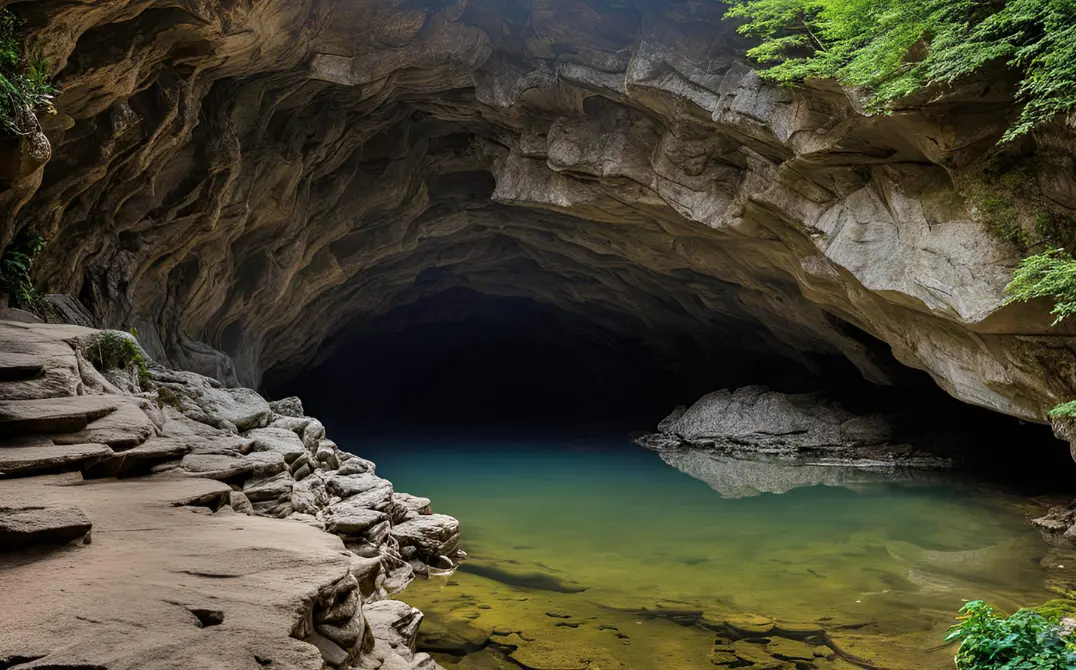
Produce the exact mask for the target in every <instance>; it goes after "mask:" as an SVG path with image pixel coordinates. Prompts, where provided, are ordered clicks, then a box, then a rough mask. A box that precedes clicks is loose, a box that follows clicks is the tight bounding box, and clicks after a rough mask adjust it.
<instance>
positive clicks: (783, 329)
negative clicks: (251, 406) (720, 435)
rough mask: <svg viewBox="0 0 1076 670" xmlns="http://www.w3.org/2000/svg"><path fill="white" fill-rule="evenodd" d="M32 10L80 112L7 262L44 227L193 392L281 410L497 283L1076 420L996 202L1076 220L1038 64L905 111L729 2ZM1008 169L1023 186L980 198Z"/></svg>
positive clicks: (15, 208)
mask: <svg viewBox="0 0 1076 670" xmlns="http://www.w3.org/2000/svg"><path fill="white" fill-rule="evenodd" d="M0 5H3V6H7V5H11V6H12V7H13V8H14V9H16V10H18V11H20V12H21V13H22V14H24V16H25V18H26V20H27V21H28V25H29V29H30V36H29V40H30V42H32V43H35V44H39V45H40V47H41V51H42V55H43V56H44V57H45V58H46V59H47V61H48V63H49V64H50V67H51V68H52V69H53V70H54V71H55V72H56V74H57V78H56V81H57V84H58V85H59V87H60V88H61V90H62V93H61V94H60V96H59V98H58V100H57V108H58V110H59V114H58V115H56V116H55V117H49V118H47V119H43V133H42V134H40V135H39V136H38V137H37V138H36V140H37V144H41V143H43V142H48V143H50V144H51V156H52V157H51V160H49V161H48V162H47V163H46V164H45V165H44V167H43V168H41V169H37V170H32V168H33V167H34V166H36V165H39V164H41V162H42V159H43V157H45V155H46V153H47V152H42V151H36V152H30V151H29V149H27V151H24V152H22V154H19V155H18V156H17V158H18V160H17V161H15V159H12V161H13V162H17V163H18V167H19V169H15V170H9V172H11V173H12V174H13V175H14V178H13V179H11V180H9V181H8V182H6V183H7V189H6V190H4V191H2V192H0V208H2V211H3V212H5V213H6V214H7V216H4V217H2V218H0V242H3V243H6V242H7V241H9V240H11V239H13V237H14V235H15V233H16V231H18V230H19V229H22V228H26V227H32V228H34V229H36V230H39V231H40V232H42V233H44V234H45V235H46V236H47V237H48V238H49V240H50V243H49V246H48V248H47V249H46V251H45V252H44V255H43V256H42V257H41V258H40V259H39V262H38V264H37V266H36V268H35V280H36V281H37V282H38V283H39V284H41V285H42V286H43V287H45V288H46V289H47V290H49V291H54V292H57V293H67V294H71V295H75V296H78V297H79V299H80V300H81V301H82V302H83V303H84V304H85V306H86V307H87V308H88V309H89V311H90V315H91V317H92V318H93V319H95V320H96V323H98V324H100V325H107V326H111V327H122V328H128V327H131V326H135V327H137V328H138V329H139V331H140V332H141V333H142V334H143V340H144V343H145V345H146V347H147V349H148V350H149V351H150V352H151V353H152V354H153V355H154V357H155V358H158V359H160V360H162V361H169V362H170V363H171V364H172V365H173V366H174V367H177V368H182V369H189V370H194V371H197V372H199V373H201V374H204V375H207V376H210V377H215V378H217V379H220V380H223V381H228V382H237V381H238V382H242V383H244V384H247V385H257V383H258V381H259V379H260V378H261V376H262V375H263V374H264V373H265V372H266V371H267V370H270V369H277V370H280V371H281V374H294V373H296V371H299V370H301V369H303V368H304V367H305V366H307V365H308V364H309V363H310V362H311V361H313V360H316V359H317V358H318V357H319V356H322V355H324V354H325V352H326V351H327V350H328V349H330V348H331V343H332V341H333V339H334V336H335V335H336V334H338V333H340V332H341V330H342V329H344V328H345V327H347V326H352V327H365V326H369V324H370V320H371V319H376V318H377V317H379V316H382V315H385V314H389V313H391V312H393V310H394V308H398V307H400V306H402V305H407V304H410V303H413V302H416V301H419V300H422V299H423V298H425V297H428V296H431V295H436V294H439V293H441V292H444V291H447V290H450V289H453V288H458V287H466V288H471V289H474V290H476V291H479V292H482V293H486V294H490V295H508V296H519V297H527V298H533V299H535V300H538V301H541V302H543V303H547V304H550V305H554V306H556V307H557V308H558V309H561V310H563V311H564V312H565V313H567V314H571V315H574V316H575V317H577V318H578V319H579V321H580V322H583V323H586V324H588V327H589V328H591V329H593V331H594V332H595V334H596V337H597V338H599V339H600V338H602V337H607V336H609V335H610V333H612V334H617V333H619V334H623V333H630V334H632V335H633V336H637V337H639V338H641V339H643V340H644V342H645V344H646V346H648V347H650V348H651V349H652V350H653V351H658V352H663V351H670V350H675V349H676V347H677V346H678V345H677V342H678V340H677V338H674V337H669V336H667V333H670V332H671V333H676V334H678V336H680V337H682V338H686V339H688V340H693V341H695V342H696V343H698V344H699V345H700V346H710V347H714V346H721V347H725V348H730V349H740V350H743V351H745V352H762V353H767V354H769V355H770V356H777V357H783V358H785V359H787V360H788V361H791V362H794V363H796V364H800V365H804V366H806V367H807V368H808V369H812V370H815V371H819V370H821V369H822V367H820V366H822V363H821V361H824V360H825V359H827V357H833V356H838V357H843V358H845V359H847V360H848V361H850V362H851V363H852V364H853V365H855V366H856V367H858V368H859V369H860V370H861V371H862V373H863V374H864V375H865V376H867V377H868V378H869V379H871V380H874V381H879V382H886V381H888V380H891V375H890V374H888V372H887V370H886V367H885V366H884V365H882V364H880V361H879V360H878V358H877V357H876V356H874V355H873V354H872V352H871V351H870V350H869V348H868V347H866V346H864V344H863V342H862V339H861V337H860V336H859V335H858V334H857V333H858V331H857V329H859V330H862V331H866V332H867V333H869V334H871V335H873V336H874V337H876V338H878V339H881V340H882V341H884V342H885V343H887V344H888V345H889V347H890V348H891V349H892V352H893V354H894V356H895V357H896V359H897V360H899V361H900V362H901V363H903V364H905V365H908V366H912V367H915V368H920V369H923V370H926V371H928V372H929V373H930V374H931V375H932V376H933V377H934V379H935V380H936V381H937V383H938V384H939V385H940V386H941V387H942V388H944V389H945V390H946V391H947V392H949V393H950V394H952V395H953V396H955V397H957V398H959V399H961V400H963V401H966V402H969V403H973V404H976V405H981V406H984V407H988V408H991V409H994V410H997V411H999V412H1004V413H1007V414H1011V415H1013V416H1017V417H1020V418H1023V419H1028V420H1033V421H1045V420H1046V410H1047V409H1048V408H1049V407H1052V406H1053V405H1055V404H1057V403H1058V402H1062V401H1067V400H1069V399H1071V398H1072V397H1076V382H1074V379H1076V377H1074V375H1073V374H1072V371H1073V370H1076V355H1074V349H1073V344H1072V343H1073V339H1072V337H1071V330H1070V329H1068V328H1051V326H1050V322H1051V319H1050V318H1049V316H1048V315H1047V314H1046V312H1047V310H1048V308H1049V305H1045V304H1036V305H1027V306H1020V305H1015V306H1003V296H1002V289H1003V287H1004V285H1005V283H1006V281H1007V280H1008V278H1009V277H1010V276H1011V271H1012V268H1013V266H1014V264H1015V263H1016V261H1017V260H1018V256H1019V254H1018V252H1017V251H1016V250H1015V249H1013V248H1012V247H1010V246H1008V245H1007V244H1006V243H1004V242H1002V241H999V240H998V239H996V238H995V237H994V236H992V235H991V234H989V233H988V231H987V226H988V225H995V224H998V221H996V220H992V219H991V211H994V210H997V207H996V206H995V207H993V209H991V208H990V207H986V206H984V205H983V202H984V201H982V200H981V199H979V198H977V196H976V193H980V194H981V193H983V192H985V193H987V194H989V195H990V196H991V198H992V200H990V202H993V203H995V204H996V202H997V201H998V198H1000V199H1001V200H1000V201H1001V202H1002V204H1003V205H1005V207H1004V208H1003V210H1004V211H1003V212H1002V218H1003V219H1004V220H1003V221H1001V222H1000V225H1002V226H1006V225H1008V226H1012V225H1017V226H1019V225H1025V226H1027V227H1028V229H1029V230H1030V229H1031V227H1032V226H1033V224H1034V221H1036V220H1040V219H1041V218H1042V217H1046V218H1045V219H1044V220H1047V221H1065V220H1071V219H1072V217H1073V215H1074V214H1076V174H1074V171H1073V170H1074V167H1073V166H1074V165H1076V162H1074V160H1073V151H1072V147H1073V143H1072V136H1073V130H1072V120H1071V119H1068V120H1066V119H1058V120H1057V121H1056V123H1054V124H1052V125H1050V126H1048V127H1045V128H1044V129H1042V130H1041V131H1038V132H1037V134H1036V135H1034V136H1031V137H1028V138H1026V139H1025V140H1023V141H1021V142H1017V143H1015V144H1010V145H1007V146H1006V147H1003V148H998V147H997V146H996V142H997V140H998V138H999V137H1000V136H1001V134H1002V133H1003V131H1004V129H1005V127H1006V125H1007V123H1008V121H1009V120H1010V119H1011V118H1013V117H1014V115H1015V114H1016V113H1017V108H1016V105H1014V103H1013V96H1012V86H1011V77H1010V76H1008V74H1007V73H1005V72H990V73H988V74H987V75H986V76H984V77H982V78H981V79H976V80H971V81H965V82H961V83H960V84H959V85H958V86H956V87H954V88H952V89H951V90H947V91H930V92H927V93H926V94H924V95H922V96H920V97H917V98H913V99H908V100H905V101H902V102H901V103H900V104H899V105H898V106H897V108H896V109H895V111H894V113H893V114H892V115H888V116H872V115H868V114H865V113H864V112H863V111H862V108H861V105H860V99H859V96H858V95H857V94H856V93H855V92H848V91H842V90H840V89H839V88H838V87H836V86H834V85H832V84H830V83H827V82H811V83H809V84H808V85H805V86H803V87H799V88H781V87H777V86H773V85H770V84H767V83H765V82H764V81H762V80H761V79H760V77H759V75H758V73H757V72H755V71H754V70H753V69H752V68H751V67H749V66H748V65H746V64H745V63H744V61H743V58H742V53H743V51H744V49H745V48H746V47H747V46H748V45H747V44H746V43H744V42H743V41H742V39H741V38H740V37H738V36H737V35H736V34H735V32H734V28H735V26H734V25H731V24H729V23H726V22H723V21H722V19H721V16H722V14H723V12H724V8H723V6H722V5H721V4H720V3H697V2H688V1H686V0H684V1H680V0H670V1H669V2H661V3H619V2H617V3H612V2H608V3H606V2H597V1H595V0H535V1H533V2H531V1H529V0H528V1H527V2H522V1H516V0H509V1H507V2H505V1H504V0H496V1H493V0H458V1H456V2H431V3H403V4H398V3H397V4H393V3H389V4H386V3H383V2H376V1H373V0H348V2H340V1H336V0H296V1H294V2H287V3H281V2H275V1H271V0H252V1H250V2H241V3H235V2H219V1H216V0H209V1H206V2H199V3H178V4H177V3H175V2H170V1H165V0H98V1H96V2H92V3H86V2H80V3H71V2H67V1H66V0H39V1H37V2H33V3H11V2H0ZM29 153H33V154H34V156H38V159H37V160H27V157H26V156H25V155H23V154H29ZM995 161H996V162H997V163H998V164H1001V165H1012V164H1021V163H1022V164H1025V165H1026V166H1027V170H1025V171H1024V172H1022V173H1021V174H1025V176H1026V179H1024V181H1023V182H1022V183H1021V184H1020V186H1019V188H1015V189H1013V188H1009V189H1007V190H1006V188H1004V187H1002V186H1000V185H998V184H994V183H992V182H989V179H987V181H986V182H982V180H979V177H982V176H983V175H981V174H980V171H979V170H978V168H981V167H982V166H983V165H986V164H988V163H991V162H995ZM27 173H28V174H27ZM977 180H979V181H977ZM969 184H978V186H977V189H978V190H976V188H965V186H967V185H969ZM995 218H996V217H995ZM848 324H851V325H852V326H854V328H850V327H849V326H848ZM327 343H328V346H327ZM715 343H718V344H715Z"/></svg>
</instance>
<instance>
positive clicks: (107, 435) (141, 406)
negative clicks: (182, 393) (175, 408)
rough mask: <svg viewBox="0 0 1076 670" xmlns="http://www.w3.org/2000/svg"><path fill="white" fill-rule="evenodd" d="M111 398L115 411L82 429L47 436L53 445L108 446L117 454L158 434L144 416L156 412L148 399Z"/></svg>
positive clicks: (146, 416)
mask: <svg viewBox="0 0 1076 670" xmlns="http://www.w3.org/2000/svg"><path fill="white" fill-rule="evenodd" d="M113 398H115V399H116V410H115V411H113V412H109V413H108V414H106V415H105V416H103V417H101V418H99V419H93V420H91V421H90V423H89V424H88V425H87V426H86V427H85V428H83V429H82V430H78V431H76V432H73V433H68V434H65V435H50V438H51V439H52V441H53V442H55V443H56V444H85V443H88V442H93V443H97V444H107V445H108V446H110V447H112V448H113V449H115V450H116V451H121V450H123V449H130V448H131V447H137V446H138V445H140V444H142V443H143V442H145V441H146V440H148V439H149V438H151V437H154V436H156V435H157V433H158V430H157V427H156V425H155V424H154V423H153V420H152V419H150V417H149V415H148V414H147V411H152V410H154V409H156V406H153V407H152V408H151V406H150V401H149V400H146V399H145V398H130V397H126V396H119V397H116V396H113Z"/></svg>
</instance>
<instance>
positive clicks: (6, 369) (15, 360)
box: [0, 351, 45, 382]
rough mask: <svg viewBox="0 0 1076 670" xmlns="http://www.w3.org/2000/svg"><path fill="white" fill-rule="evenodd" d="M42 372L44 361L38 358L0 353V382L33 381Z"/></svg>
mask: <svg viewBox="0 0 1076 670" xmlns="http://www.w3.org/2000/svg"><path fill="white" fill-rule="evenodd" d="M44 372H45V361H44V360H42V359H41V357H40V356H34V355H31V354H15V353H11V352H5V351H0V382H17V381H23V380H26V379H33V378H34V377H37V376H40V375H41V374H43V373H44Z"/></svg>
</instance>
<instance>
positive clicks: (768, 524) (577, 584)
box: [361, 440, 1058, 670]
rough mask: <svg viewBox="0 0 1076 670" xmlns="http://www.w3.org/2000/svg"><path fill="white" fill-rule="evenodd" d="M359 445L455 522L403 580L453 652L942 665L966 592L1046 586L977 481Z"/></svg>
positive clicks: (713, 663) (1012, 523) (1017, 506)
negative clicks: (462, 557)
mask: <svg viewBox="0 0 1076 670" xmlns="http://www.w3.org/2000/svg"><path fill="white" fill-rule="evenodd" d="M361 451H362V455H363V456H366V457H369V458H371V459H372V460H375V461H376V462H377V463H378V473H379V474H380V475H382V476H384V477H386V478H388V479H391V480H392V481H393V482H394V484H395V485H396V488H397V490H400V491H407V492H410V493H415V494H420V495H423V496H426V497H429V498H431V499H432V500H433V507H434V510H435V511H438V512H443V513H446V514H451V515H453V516H455V517H457V518H459V520H460V522H461V524H462V528H463V547H464V549H465V550H466V551H467V552H468V553H469V554H470V558H469V560H468V561H467V562H466V563H464V565H463V567H462V568H461V569H460V570H459V571H458V572H457V573H456V574H455V575H454V576H452V577H451V578H448V579H444V578H440V579H437V578H435V579H430V580H428V581H418V582H416V583H414V584H413V585H412V586H411V587H409V588H408V590H407V592H406V595H405V599H406V600H407V601H408V602H410V603H411V604H413V605H415V606H417V607H419V608H421V609H422V610H423V611H424V612H425V613H426V621H425V622H424V624H423V633H422V636H421V639H420V646H421V647H423V648H425V649H427V650H430V651H434V652H437V653H438V656H437V658H438V659H439V660H440V661H441V662H442V663H443V664H445V665H446V666H450V667H458V668H461V669H465V668H502V667H503V668H509V667H512V668H518V667H520V666H521V665H522V666H524V667H529V668H550V669H553V668H557V669H563V668H592V669H597V668H601V669H603V670H607V669H609V668H636V669H640V670H647V669H659V668H660V669H669V668H702V667H711V668H712V667H730V668H731V667H747V668H789V669H804V668H807V669H810V668H818V669H824V668H856V667H866V668H871V667H874V668H893V669H898V668H908V669H912V668H915V669H929V668H949V667H951V666H952V660H951V659H952V649H950V648H945V647H941V646H940V644H941V640H942V637H943V635H944V631H945V629H946V628H947V627H948V626H949V625H950V624H951V623H952V619H953V614H954V612H955V611H956V610H957V609H959V608H960V606H961V604H962V602H963V601H965V600H969V599H980V598H981V599H986V600H988V601H989V602H991V603H993V604H995V605H997V606H998V607H1001V608H1003V609H1014V608H1016V607H1018V606H1021V605H1029V604H1037V603H1040V602H1042V601H1044V600H1047V599H1049V598H1050V597H1051V594H1050V592H1049V591H1047V590H1046V586H1045V582H1046V571H1045V569H1044V567H1043V563H1044V557H1046V556H1047V553H1048V546H1047V545H1046V544H1045V543H1044V542H1043V540H1042V538H1041V537H1040V536H1039V534H1038V532H1037V531H1036V530H1034V529H1033V528H1032V527H1031V526H1030V525H1029V524H1028V523H1027V520H1026V518H1025V516H1024V514H1023V513H1022V512H1023V510H1022V509H1021V505H1022V499H1020V498H1018V497H1016V496H1008V495H1006V494H1004V493H1000V492H997V491H991V490H987V489H983V488H981V487H979V488H973V487H968V486H966V485H956V484H954V483H953V482H947V481H943V480H939V479H936V478H930V477H922V476H920V477H917V478H913V477H903V476H900V477H895V478H893V477H889V476H882V475H877V474H873V473H857V472H850V471H847V470H845V471H824V470H815V471H812V470H810V469H807V470H804V469H803V468H792V469H789V468H787V467H786V466H774V465H767V464H750V465H748V466H744V465H743V464H742V463H736V462H721V461H715V460H713V459H707V458H705V457H702V458H700V457H695V456H666V457H665V460H663V458H662V456H660V455H659V454H657V453H654V452H650V451H647V450H645V449H642V448H639V447H635V446H634V445H631V444H630V443H627V442H626V441H611V442H600V441H594V440H585V441H549V442H542V443H496V444H478V443H462V444H451V445H447V444H429V443H426V444H415V443H407V444H403V443H398V444H372V445H369V446H367V447H366V448H364V449H362V450H361ZM666 461H668V462H666ZM1050 560H1058V559H1057V558H1056V557H1055V556H1051V557H1050Z"/></svg>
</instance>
